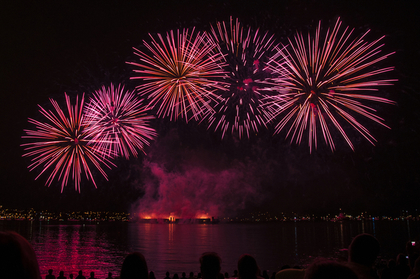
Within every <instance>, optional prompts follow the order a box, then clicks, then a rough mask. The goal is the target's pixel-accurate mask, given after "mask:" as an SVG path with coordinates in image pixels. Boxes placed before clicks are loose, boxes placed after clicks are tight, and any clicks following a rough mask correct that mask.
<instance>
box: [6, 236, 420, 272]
mask: <svg viewBox="0 0 420 279" xmlns="http://www.w3.org/2000/svg"><path fill="white" fill-rule="evenodd" d="M419 246H420V243H415V242H409V243H407V246H406V254H403V253H401V254H399V255H398V256H397V257H396V258H395V259H389V260H387V261H384V260H381V261H378V255H379V252H380V244H379V242H378V240H377V239H376V238H375V237H373V236H372V235H370V234H360V235H357V236H356V237H354V238H353V240H352V242H351V244H350V245H349V247H348V257H347V259H346V260H344V259H326V258H316V259H315V260H314V261H313V262H312V263H310V264H309V265H308V266H306V267H305V268H302V267H299V266H295V267H290V266H287V265H285V266H283V267H281V269H280V270H279V271H277V272H273V273H272V274H271V275H269V274H268V272H267V271H266V270H262V271H261V270H260V268H259V265H258V264H257V261H256V259H255V258H254V257H253V256H252V255H249V254H243V255H242V256H240V258H239V259H238V264H237V268H238V269H237V270H234V271H233V274H232V276H229V274H228V273H227V272H225V273H221V262H222V260H221V258H220V256H219V255H218V254H217V253H216V252H206V253H203V254H202V255H201V257H200V258H199V259H198V260H199V264H200V266H199V267H200V272H199V273H197V275H195V274H194V272H190V273H189V277H188V278H187V277H186V273H185V272H183V273H182V275H181V278H180V277H179V275H178V274H177V273H175V274H173V276H172V277H171V276H170V273H169V271H167V272H166V276H165V277H164V278H162V279H226V278H234V279H420V257H419V255H420V249H419ZM68 276H69V278H70V279H73V274H69V275H68ZM0 278H2V279H3V278H4V279H9V278H10V279H41V278H42V277H41V274H40V270H39V265H38V261H37V258H36V254H35V252H34V249H33V248H32V246H31V244H30V243H29V242H28V241H27V240H26V239H25V238H24V237H22V236H21V235H19V234H18V233H16V232H0ZM111 278H119V279H159V278H156V277H155V274H154V272H153V271H150V272H149V270H148V266H147V261H146V258H145V257H144V255H142V254H141V253H138V252H134V253H130V254H128V255H127V256H126V257H125V259H124V261H123V263H122V265H121V270H120V273H119V274H117V275H116V276H113V274H112V273H111V272H109V273H108V276H107V277H106V278H105V279H111ZM45 279H67V277H66V276H65V274H64V272H63V271H59V275H58V276H57V277H56V276H55V275H54V270H52V269H49V270H48V274H47V275H45ZM75 279H86V277H85V276H84V275H83V270H79V271H78V275H77V276H76V277H75ZM88 279H99V278H97V277H95V273H94V272H93V271H92V272H90V276H89V277H88Z"/></svg>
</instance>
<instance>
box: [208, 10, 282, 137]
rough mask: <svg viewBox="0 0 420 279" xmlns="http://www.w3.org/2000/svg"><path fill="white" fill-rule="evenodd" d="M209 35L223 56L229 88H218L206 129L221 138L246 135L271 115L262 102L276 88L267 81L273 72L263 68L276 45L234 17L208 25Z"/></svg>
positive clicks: (263, 123) (263, 124) (272, 40)
mask: <svg viewBox="0 0 420 279" xmlns="http://www.w3.org/2000/svg"><path fill="white" fill-rule="evenodd" d="M211 37H212V39H213V40H214V41H215V42H216V43H217V48H216V49H215V51H217V52H219V53H221V54H222V55H223V58H224V62H225V67H224V68H225V69H226V72H227V74H226V75H225V77H224V79H225V81H226V82H227V83H228V85H229V87H228V88H226V89H227V90H219V91H218V93H219V96H220V97H221V99H222V100H221V101H220V102H218V103H217V104H215V106H214V110H215V112H214V113H212V114H209V115H207V118H208V122H209V128H210V127H213V128H214V130H215V131H216V130H220V131H221V132H222V138H223V137H224V136H225V134H226V133H227V132H231V133H232V134H234V133H236V134H237V135H238V136H239V138H241V137H242V136H243V135H244V134H246V135H247V136H248V137H249V136H250V133H251V132H254V133H257V132H258V129H259V126H266V122H267V121H268V120H269V119H270V118H271V115H270V113H269V110H266V109H265V108H263V107H262V103H263V102H264V100H265V98H266V96H267V95H271V94H273V93H274V92H276V91H277V90H278V86H277V85H276V84H275V83H273V82H272V80H271V79H272V77H273V74H275V73H273V72H270V71H269V70H268V69H267V67H266V62H267V60H268V57H269V56H270V55H271V54H272V52H273V51H274V47H275V46H276V43H275V40H274V36H269V35H268V32H266V33H261V32H260V31H259V30H258V29H257V30H256V31H254V30H252V29H251V28H244V27H243V26H242V25H241V24H240V22H239V20H238V19H236V21H233V19H232V18H230V23H228V24H226V23H225V22H218V23H217V25H216V27H213V26H211Z"/></svg>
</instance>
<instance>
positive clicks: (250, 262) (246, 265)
mask: <svg viewBox="0 0 420 279" xmlns="http://www.w3.org/2000/svg"><path fill="white" fill-rule="evenodd" d="M238 273H239V278H241V279H255V278H257V276H258V273H259V268H258V265H257V261H256V260H255V259H254V257H253V256H251V255H248V254H244V255H242V256H241V257H240V258H239V261H238Z"/></svg>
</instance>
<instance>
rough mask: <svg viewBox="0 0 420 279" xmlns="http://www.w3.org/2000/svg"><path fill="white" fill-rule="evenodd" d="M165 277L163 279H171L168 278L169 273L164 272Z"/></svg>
mask: <svg viewBox="0 0 420 279" xmlns="http://www.w3.org/2000/svg"><path fill="white" fill-rule="evenodd" d="M165 275H166V276H165V277H164V278H163V279H171V277H169V271H166V273H165Z"/></svg>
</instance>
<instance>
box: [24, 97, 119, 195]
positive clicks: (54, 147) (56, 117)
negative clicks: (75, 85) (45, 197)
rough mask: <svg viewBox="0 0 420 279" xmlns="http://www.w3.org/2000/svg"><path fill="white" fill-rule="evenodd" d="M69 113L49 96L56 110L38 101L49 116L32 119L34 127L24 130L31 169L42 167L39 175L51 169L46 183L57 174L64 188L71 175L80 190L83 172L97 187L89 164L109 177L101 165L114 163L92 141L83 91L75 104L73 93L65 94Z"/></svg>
mask: <svg viewBox="0 0 420 279" xmlns="http://www.w3.org/2000/svg"><path fill="white" fill-rule="evenodd" d="M65 99H66V104H67V113H68V115H66V114H65V112H64V111H63V110H62V109H61V108H60V106H59V105H58V103H57V102H56V101H55V100H53V99H50V101H51V104H52V105H53V107H54V108H55V112H56V113H54V112H52V111H49V110H46V109H44V108H43V107H41V106H40V105H39V108H40V110H39V111H40V113H41V114H42V115H43V116H44V117H45V118H46V120H47V121H46V122H41V121H37V120H34V119H31V118H30V119H29V123H31V124H34V125H35V127H36V129H35V130H24V131H25V133H26V135H24V136H22V138H25V139H29V140H31V142H29V143H24V144H22V146H23V147H24V150H25V152H26V153H24V155H23V156H24V157H31V162H32V163H31V164H30V165H29V167H28V168H29V169H30V171H32V170H34V169H37V168H41V169H42V170H41V172H40V174H39V175H38V176H37V177H36V178H35V179H38V178H39V177H40V176H41V175H42V174H43V173H44V172H47V171H51V173H50V175H49V176H48V179H47V181H46V185H48V186H50V185H51V183H52V182H53V180H54V179H55V178H57V179H58V180H61V192H63V189H64V187H65V186H67V184H68V181H69V177H70V176H71V178H72V180H73V181H74V186H75V189H76V190H77V191H79V192H80V182H81V178H82V172H84V173H85V175H86V177H87V179H88V180H89V179H91V180H92V182H93V184H94V185H95V187H96V183H95V180H94V178H93V174H92V172H91V169H90V167H91V166H94V167H95V168H96V169H97V170H99V172H100V173H101V174H102V175H103V176H104V177H105V178H106V179H107V175H106V173H105V171H104V169H103V167H102V165H104V166H106V167H108V168H110V166H111V165H113V164H112V163H111V162H110V161H109V158H108V157H107V154H106V153H104V152H103V150H101V149H99V148H97V147H95V145H92V144H91V140H92V138H93V134H92V132H89V131H88V129H86V126H85V125H86V123H85V122H84V117H83V114H82V110H83V103H84V95H83V96H82V99H81V102H80V104H79V98H78V97H77V98H76V105H74V106H72V105H71V102H70V97H69V96H67V94H65Z"/></svg>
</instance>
